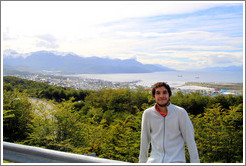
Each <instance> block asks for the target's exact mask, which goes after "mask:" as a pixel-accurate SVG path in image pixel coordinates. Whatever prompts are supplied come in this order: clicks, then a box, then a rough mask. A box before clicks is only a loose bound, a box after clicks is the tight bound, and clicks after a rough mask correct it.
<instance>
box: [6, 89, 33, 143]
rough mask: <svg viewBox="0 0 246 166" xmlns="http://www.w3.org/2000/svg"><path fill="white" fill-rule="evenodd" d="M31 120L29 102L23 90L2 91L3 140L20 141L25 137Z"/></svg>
mask: <svg viewBox="0 0 246 166" xmlns="http://www.w3.org/2000/svg"><path fill="white" fill-rule="evenodd" d="M31 121H32V109H31V103H30V102H29V101H28V97H27V94H26V93H25V92H23V93H20V92H18V91H15V90H14V91H6V90H4V91H3V136H4V141H10V142H14V141H21V140H23V139H26V138H27V135H28V133H29V132H31V131H30V125H31Z"/></svg>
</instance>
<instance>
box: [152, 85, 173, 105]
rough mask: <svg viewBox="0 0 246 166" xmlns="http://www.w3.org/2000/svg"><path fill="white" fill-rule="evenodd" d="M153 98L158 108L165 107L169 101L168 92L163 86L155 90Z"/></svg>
mask: <svg viewBox="0 0 246 166" xmlns="http://www.w3.org/2000/svg"><path fill="white" fill-rule="evenodd" d="M153 97H154V100H155V102H156V103H157V104H158V105H159V106H160V107H165V106H167V105H168V104H169V99H170V97H169V93H168V90H167V89H166V88H165V87H164V86H162V87H159V88H156V90H155V96H153Z"/></svg>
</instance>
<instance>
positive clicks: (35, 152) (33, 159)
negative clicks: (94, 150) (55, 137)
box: [3, 142, 127, 164]
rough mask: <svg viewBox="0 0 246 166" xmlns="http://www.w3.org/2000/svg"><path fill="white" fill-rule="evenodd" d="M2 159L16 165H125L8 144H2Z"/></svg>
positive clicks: (95, 158)
mask: <svg viewBox="0 0 246 166" xmlns="http://www.w3.org/2000/svg"><path fill="white" fill-rule="evenodd" d="M3 159H4V160H7V161H12V162H16V163H115V164H116V163H119V164H124V163H127V162H122V161H117V160H110V159H103V158H99V157H92V156H86V155H79V154H74V153H67V152H61V151H56V150H50V149H44V148H39V147H33V146H27V145H20V144H15V143H10V142H3Z"/></svg>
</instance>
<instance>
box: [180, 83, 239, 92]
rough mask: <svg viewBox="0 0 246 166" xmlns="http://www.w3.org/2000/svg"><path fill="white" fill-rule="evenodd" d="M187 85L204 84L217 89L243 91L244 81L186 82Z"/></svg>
mask: <svg viewBox="0 0 246 166" xmlns="http://www.w3.org/2000/svg"><path fill="white" fill-rule="evenodd" d="M185 86H202V87H207V88H215V89H230V90H237V91H243V83H215V82H185Z"/></svg>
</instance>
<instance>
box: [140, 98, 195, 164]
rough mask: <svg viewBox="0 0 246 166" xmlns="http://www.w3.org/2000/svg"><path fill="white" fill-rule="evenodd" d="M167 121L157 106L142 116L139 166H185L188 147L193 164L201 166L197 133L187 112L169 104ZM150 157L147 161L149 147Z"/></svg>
mask: <svg viewBox="0 0 246 166" xmlns="http://www.w3.org/2000/svg"><path fill="white" fill-rule="evenodd" d="M167 112H168V113H167V116H165V118H164V117H163V116H162V115H161V114H160V113H159V112H157V110H156V105H155V106H153V107H151V108H148V109H146V110H145V111H144V112H143V115H142V126H141V144H140V154H139V162H140V163H146V162H147V163H172V162H182V163H183V162H186V159H185V143H186V145H187V147H188V151H189V155H190V162H191V163H200V159H199V155H198V151H197V147H196V143H195V139H194V129H193V125H192V123H191V121H190V118H189V116H188V114H187V112H186V111H185V109H183V108H181V107H178V106H176V105H173V104H171V103H170V105H169V106H167ZM150 143H151V154H150V157H148V152H149V145H150Z"/></svg>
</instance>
